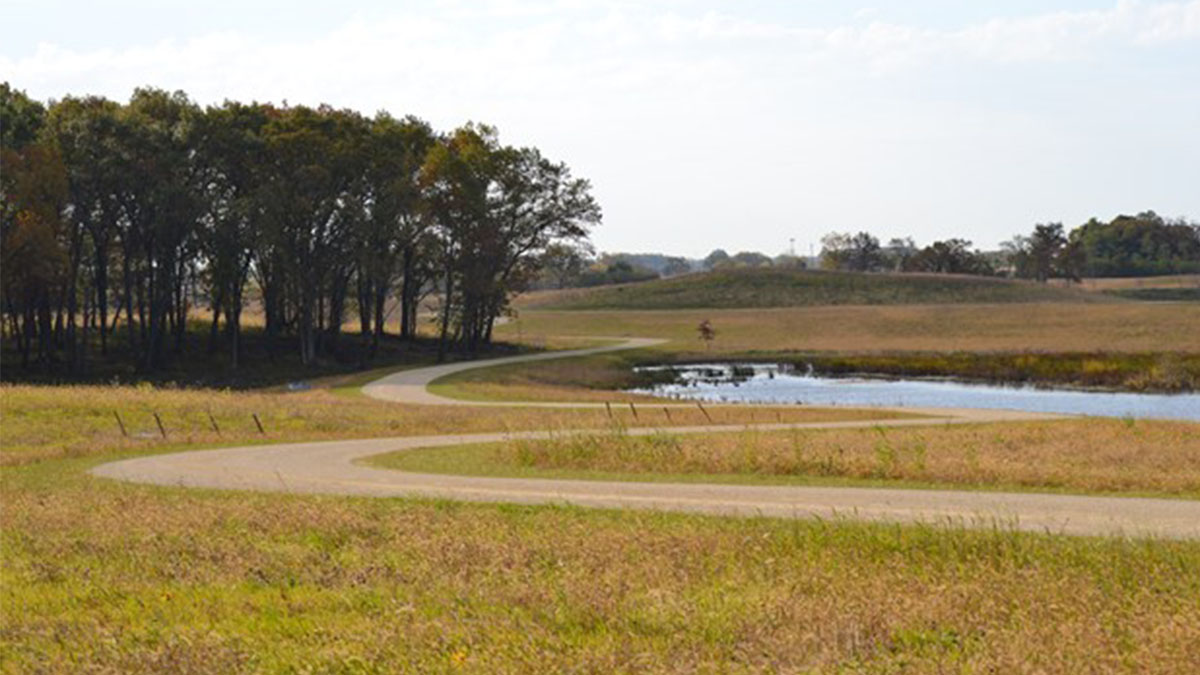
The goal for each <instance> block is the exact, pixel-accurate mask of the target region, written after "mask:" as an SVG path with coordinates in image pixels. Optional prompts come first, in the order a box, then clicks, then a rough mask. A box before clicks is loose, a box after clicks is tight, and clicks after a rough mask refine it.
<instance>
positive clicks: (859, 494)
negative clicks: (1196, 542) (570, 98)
mask: <svg viewBox="0 0 1200 675" xmlns="http://www.w3.org/2000/svg"><path fill="white" fill-rule="evenodd" d="M658 342H660V341H658V340H648V339H633V340H628V341H626V342H622V343H620V344H614V345H608V346H603V347H594V348H590V349H579V350H572V351H564V352H547V353H540V354H532V355H525V356H516V357H509V358H503V359H490V360H486V361H474V362H465V363H454V364H448V365H442V366H434V367H430V368H420V369H416V370H409V371H403V372H400V373H395V374H393V375H389V376H387V377H385V378H383V379H381V380H378V381H376V382H372V383H370V384H368V385H367V386H366V387H364V388H363V389H364V392H365V393H366V394H367V395H369V396H372V397H375V398H380V399H384V400H389V401H396V402H400V403H414V404H424V405H522V406H539V407H545V406H554V407H557V406H573V407H594V406H598V405H599V406H602V405H603V404H596V403H571V404H554V403H492V404H479V403H474V402H465V401H458V400H454V399H447V398H443V397H440V396H436V395H433V394H430V393H429V392H428V391H427V389H426V386H427V385H428V384H429V383H430V382H432V381H433V380H435V379H437V378H439V377H443V376H445V375H448V374H450V373H454V372H459V371H462V370H467V369H470V368H478V367H484V366H490V365H501V364H506V363H521V362H531V361H541V360H546V359H552V358H563V357H567V356H582V355H586V354H596V353H601V352H606V351H616V350H619V349H632V348H637V347H646V346H651V345H653V344H657V343H658ZM906 410H907V411H908V412H918V413H923V414H926V415H929V417H926V418H916V419H913V418H910V419H897V420H883V421H878V422H872V421H850V422H819V423H805V424H763V425H755V428H757V429H762V430H777V429H797V428H801V429H816V428H854V427H875V426H918V425H943V424H969V423H977V422H991V421H1016V420H1031V419H1052V418H1056V417H1061V416H1055V415H1041V414H1032V413H1019V412H1010V411H997V410H963V409H951V408H935V409H917V410H913V409H906ZM743 428H745V427H741V426H737V427H730V426H699V427H671V428H669V430H670V431H671V432H673V433H713V432H729V431H735V430H739V429H743ZM662 430H663V429H662V428H658V429H631V430H630V431H629V432H630V433H631V434H649V433H656V432H659V431H662ZM560 433H561V432H560ZM545 436H546V434H545V433H544V432H528V433H510V434H499V433H496V434H470V435H450V436H425V437H401V438H376V439H365V440H346V441H327V442H319V443H289V444H281V445H269V446H247V447H240V448H226V449H221V450H198V451H190V452H181V453H175V454H169V455H154V456H149V457H138V458H134V459H127V460H122V461H119V462H112V463H109V464H104V465H101V466H98V467H96V468H95V469H93V473H94V474H96V475H98V476H105V477H109V478H116V479H121V480H130V481H137V482H144V483H154V484H159V485H178V486H187V487H205V488H221V489H249V490H269V491H281V492H309V493H325V494H347V495H369V496H381V497H383V496H388V497H391V496H426V497H444V498H452V499H462V500H471V501H484V502H515V503H523V504H547V503H557V504H575V505H580V506H591V507H607V508H650V509H661V510H671V511H688V512H697V513H711V514H722V515H766V516H780V517H824V518H829V517H839V516H844V517H852V518H857V519H865V520H876V521H889V522H914V521H919V522H935V523H945V522H951V523H957V524H963V525H967V526H976V525H978V526H987V527H990V526H993V525H994V524H996V523H997V522H999V523H1001V524H1002V525H1005V526H1012V527H1016V528H1019V529H1024V530H1035V531H1050V532H1062V533H1067V534H1127V535H1154V536H1161V537H1171V538H1200V502H1197V501H1186V500H1167V499H1142V498H1125V497H1084V496H1070V495H1049V494H1031V493H996V492H967V491H956V490H906V489H880V488H843V487H785V486H753V485H706V484H683V483H679V484H676V483H635V482H606V481H581V480H546V479H525V478H484V477H471V476H450V475H436V474H418V473H409V472H403V471H393V470H388V469H378V468H373V467H370V466H365V465H363V464H361V463H359V462H358V460H361V459H363V458H365V457H369V456H371V455H377V454H381V453H384V452H391V451H396V450H408V449H416V448H430V447H447V446H453V445H461V444H467V443H485V442H494V441H502V440H505V439H511V438H544V437H545Z"/></svg>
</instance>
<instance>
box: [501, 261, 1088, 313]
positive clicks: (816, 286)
mask: <svg viewBox="0 0 1200 675" xmlns="http://www.w3.org/2000/svg"><path fill="white" fill-rule="evenodd" d="M1055 301H1057V302H1102V301H1104V297H1103V296H1098V295H1094V294H1088V293H1084V292H1082V291H1078V290H1075V289H1068V288H1059V287H1055V286H1048V285H1045V284H1038V283H1034V282H1028V281H1013V280H1009V279H996V278H990V277H977V276H966V275H950V274H861V273H856V272H833V271H824V270H795V269H782V268H760V269H736V270H719V271H713V272H702V273H697V274H686V275H683V276H678V277H672V278H670V279H656V280H654V281H645V282H641V283H635V284H621V285H617V286H598V287H595V288H584V289H572V290H567V291H552V292H547V293H541V294H534V295H531V296H529V297H528V298H526V299H525V300H524V301H523V303H524V304H525V305H526V306H528V307H531V308H532V307H537V308H543V309H572V310H580V309H700V308H709V309H740V308H748V307H803V306H815V305H907V304H943V303H950V304H964V303H1009V302H1018V303H1021V302H1055Z"/></svg>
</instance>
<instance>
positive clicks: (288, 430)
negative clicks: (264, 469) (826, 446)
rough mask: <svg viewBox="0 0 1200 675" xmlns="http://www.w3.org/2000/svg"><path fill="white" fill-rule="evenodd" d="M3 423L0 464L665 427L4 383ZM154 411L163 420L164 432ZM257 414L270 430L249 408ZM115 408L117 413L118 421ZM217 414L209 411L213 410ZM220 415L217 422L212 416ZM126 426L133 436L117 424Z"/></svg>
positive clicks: (255, 396) (716, 413)
mask: <svg viewBox="0 0 1200 675" xmlns="http://www.w3.org/2000/svg"><path fill="white" fill-rule="evenodd" d="M0 402H2V406H0V408H2V410H3V425H2V431H0V439H2V441H3V442H2V443H0V446H2V447H0V466H5V465H8V466H11V465H17V464H26V463H32V462H38V461H43V460H47V459H59V458H79V457H88V456H93V455H96V456H98V455H108V454H112V453H127V452H149V451H163V450H172V449H181V448H185V447H191V446H196V445H201V446H207V445H217V444H226V445H228V444H234V443H246V442H274V443H279V442H284V441H301V440H328V439H335V438H350V437H354V438H371V437H381V436H419V435H433V434H449V433H457V432H463V433H470V432H483V431H506V430H511V431H518V430H555V429H578V428H585V429H587V428H591V429H603V428H607V427H609V426H610V425H612V424H614V423H615V424H621V425H625V426H662V425H664V423H665V422H666V421H667V420H666V417H665V414H664V413H663V411H662V410H661V408H649V409H647V408H642V411H641V413H640V414H639V415H640V416H638V417H635V416H634V414H633V411H632V410H630V409H629V408H628V407H624V406H617V407H615V408H613V410H612V417H609V413H608V412H607V411H606V410H604V409H575V410H572V409H561V410H555V409H542V410H533V409H523V408H471V407H458V406H450V407H445V406H400V405H395V404H392V403H385V402H382V401H375V400H372V399H368V398H365V397H363V396H361V395H359V394H358V391H357V389H349V390H314V391H306V392H296V393H289V394H282V393H247V392H233V391H218V390H204V389H155V388H153V387H150V386H140V387H105V386H74V387H42V386H33V385H20V386H17V385H2V386H0ZM705 409H706V411H707V412H708V416H707V417H706V416H705V415H704V413H703V412H701V411H700V410H699V409H698V408H683V409H677V410H673V411H672V412H671V421H672V423H676V424H706V423H709V418H710V417H711V419H712V422H713V423H716V424H745V423H748V422H752V421H755V420H758V421H762V420H764V419H770V420H772V421H775V420H777V419H778V420H782V421H794V422H816V421H833V420H853V419H886V418H894V417H897V416H900V415H898V414H896V413H885V412H880V411H858V410H852V409H839V408H807V407H806V408H799V407H796V406H784V407H780V408H768V407H762V408H757V407H756V408H755V409H745V408H738V407H733V406H706V407H705ZM155 413H157V414H158V416H159V419H160V420H161V421H162V423H163V427H164V429H165V430H166V438H163V437H162V434H161V432H160V431H159V428H158V423H157V422H156V421H155V419H154V415H155ZM255 414H256V415H258V417H259V420H260V421H261V422H262V424H263V427H264V430H265V431H266V433H265V434H262V433H259V431H258V427H257V425H256V424H255V422H254V418H253V417H252V415H255ZM117 415H119V416H120V418H121V421H120V423H118V421H117V417H116V416H117ZM210 415H211V417H210ZM214 421H215V423H216V430H214V429H213V423H214ZM120 424H124V426H125V429H126V431H127V432H128V434H129V436H125V435H124V434H122V432H121V427H120Z"/></svg>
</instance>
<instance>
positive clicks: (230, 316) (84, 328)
mask: <svg viewBox="0 0 1200 675" xmlns="http://www.w3.org/2000/svg"><path fill="white" fill-rule="evenodd" d="M0 130H2V133H3V137H2V139H0V140H2V141H3V153H4V155H3V158H2V159H3V165H4V171H3V175H2V177H0V187H2V194H3V210H2V221H0V226H2V232H0V235H2V237H3V240H2V242H0V244H2V248H3V254H4V260H3V265H4V269H3V284H2V288H0V296H2V297H0V302H2V304H3V311H4V317H5V323H4V329H5V331H6V332H7V334H8V335H9V336H10V337H11V338H13V339H15V340H16V342H17V348H18V351H19V353H20V356H21V362H22V364H23V365H24V366H26V367H36V368H41V369H44V370H47V371H51V370H53V371H61V372H70V373H79V372H82V371H84V370H85V369H86V367H87V362H88V359H89V353H90V350H98V351H99V352H100V353H105V352H107V351H108V349H109V344H110V342H111V341H112V340H114V339H120V340H123V341H124V343H125V345H123V346H126V347H128V352H129V353H130V354H131V355H132V356H131V358H132V359H133V361H134V365H135V366H136V368H137V369H138V370H140V371H143V372H148V371H153V370H155V369H158V368H160V367H162V366H163V365H164V364H166V363H168V362H169V361H171V360H173V359H181V358H186V356H187V355H186V354H185V349H184V347H185V340H184V339H183V338H184V334H185V332H186V331H187V330H188V323H189V321H191V320H192V312H193V310H195V309H198V308H199V307H198V306H203V307H204V308H206V309H208V310H209V316H210V320H211V324H210V331H209V332H210V337H209V349H210V350H217V349H222V348H223V349H225V350H228V353H229V354H230V359H231V363H232V364H233V365H234V366H235V367H236V364H237V361H238V358H239V356H238V354H239V341H240V338H239V336H240V333H241V330H242V329H241V315H242V312H243V310H244V308H245V307H247V306H248V305H249V304H250V303H252V302H255V303H257V305H258V307H259V308H260V309H261V311H262V314H263V317H264V321H265V332H266V335H267V336H268V340H269V341H273V340H276V339H279V338H281V337H283V336H289V337H291V338H293V340H289V342H293V343H295V344H298V349H299V355H300V359H301V361H302V362H303V363H306V364H307V363H312V362H313V361H314V360H316V359H318V358H319V357H320V356H321V355H323V354H328V353H331V352H332V351H333V350H334V349H335V348H336V347H337V345H338V342H339V340H340V339H341V337H340V336H341V334H342V332H343V325H344V323H345V322H346V320H347V319H348V318H349V317H350V316H352V315H357V317H358V320H359V327H360V329H361V335H362V336H363V338H364V339H363V344H364V345H365V348H366V349H368V351H369V354H374V349H375V347H377V345H378V341H379V339H380V337H381V336H382V335H383V332H384V324H385V321H386V318H387V314H388V311H389V310H388V309H387V307H388V306H389V305H395V306H397V311H398V313H399V319H400V321H399V336H400V337H401V338H404V339H413V338H414V337H415V336H416V333H417V317H418V307H419V306H420V304H421V303H422V301H424V300H425V299H426V298H427V297H433V298H435V299H436V301H437V316H438V324H437V328H438V335H439V337H440V343H441V347H442V352H443V353H445V352H446V351H449V350H466V351H474V350H479V349H482V348H484V347H486V346H487V345H488V344H490V342H491V340H492V327H493V325H494V323H495V319H496V318H497V317H498V316H500V315H502V314H503V313H504V312H505V311H507V308H508V303H509V301H510V299H511V298H512V296H513V295H514V294H515V293H517V292H519V291H521V290H523V289H524V288H525V287H526V286H527V284H528V283H529V282H530V281H531V280H532V279H533V278H535V277H536V276H537V275H538V274H539V273H540V271H541V267H542V265H543V264H545V263H546V262H547V261H549V260H551V259H552V257H551V256H549V255H548V252H551V251H554V250H556V249H557V248H560V247H563V246H579V245H584V246H586V238H587V236H588V233H589V231H590V229H591V228H592V227H593V226H595V225H596V224H598V223H599V222H600V208H599V205H598V204H597V203H596V201H595V199H594V198H593V197H592V196H591V186H590V184H589V183H588V181H586V180H584V179H580V178H577V177H574V176H573V175H572V174H571V172H570V170H569V168H568V167H567V166H566V165H565V164H562V163H558V162H554V161H551V160H549V159H547V158H545V157H543V156H542V154H541V153H540V152H539V151H538V150H537V149H536V148H517V147H511V146H507V145H504V144H502V143H501V142H500V139H499V135H498V133H497V131H496V130H495V129H494V128H492V127H488V126H486V125H475V124H468V125H466V126H464V127H462V128H459V129H455V130H453V131H450V132H448V133H439V132H437V131H435V130H434V129H432V128H431V127H430V125H429V124H428V123H426V122H424V121H422V120H420V119H417V118H414V117H402V118H397V117H393V116H392V115H390V114H389V113H387V112H380V113H378V114H377V115H375V116H374V117H366V116H364V115H362V114H360V113H358V112H356V111H353V110H344V109H335V108H332V107H329V106H318V107H307V106H288V105H282V106H281V105H273V104H268V103H240V102H234V101H227V102H225V103H224V104H222V105H219V106H208V107H201V106H200V105H198V104H196V103H195V102H193V101H192V100H190V99H189V98H188V97H187V95H186V94H184V93H183V92H168V91H164V90H160V89H151V88H144V89H138V90H136V91H135V92H134V94H133V96H132V97H131V99H130V100H129V101H128V102H127V103H124V104H121V103H117V102H113V101H109V100H107V99H104V98H100V97H94V96H85V97H74V96H68V97H66V98H64V99H62V100H61V101H56V102H52V103H50V104H49V105H43V104H41V103H39V102H37V101H34V100H31V99H30V98H28V97H27V96H26V95H25V94H23V93H22V92H19V91H16V90H14V89H13V88H11V87H10V86H9V85H8V84H4V85H2V86H0ZM7 365H10V364H6V366H7Z"/></svg>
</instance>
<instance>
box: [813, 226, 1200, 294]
mask: <svg viewBox="0 0 1200 675" xmlns="http://www.w3.org/2000/svg"><path fill="white" fill-rule="evenodd" d="M821 243H822V250H821V265H822V266H823V267H826V268H830V269H841V270H853V271H860V272H877V271H896V272H944V273H955V274H981V275H1003V276H1012V277H1018V278H1023V279H1036V280H1038V281H1046V280H1047V279H1050V278H1063V279H1071V280H1075V281H1078V280H1079V279H1081V278H1083V277H1134V276H1153V275H1163V274H1191V273H1198V272H1200V224H1197V223H1193V222H1188V221H1186V220H1182V219H1180V220H1167V219H1164V218H1162V217H1161V216H1159V215H1158V214H1156V213H1154V212H1153V211H1146V212H1144V213H1139V214H1137V215H1136V216H1117V217H1116V218H1114V219H1113V220H1112V221H1110V222H1108V223H1103V222H1100V221H1099V220H1097V219H1095V218H1092V219H1091V220H1089V221H1088V222H1087V223H1084V224H1083V225H1080V226H1079V227H1077V228H1075V229H1073V230H1071V231H1070V232H1066V231H1065V230H1064V228H1063V226H1062V223H1048V224H1038V225H1035V226H1034V228H1033V231H1032V232H1031V233H1030V234H1028V235H1018V236H1016V237H1014V238H1013V239H1012V240H1010V241H1008V242H1005V243H1004V244H1003V245H1002V248H1001V250H1000V251H997V252H992V253H986V252H983V251H978V250H974V249H972V248H971V242H970V241H967V240H965V239H947V240H945V241H935V242H933V243H932V244H930V245H928V246H926V247H924V248H918V247H917V246H916V245H915V244H914V243H913V240H912V239H892V240H891V241H890V242H888V244H887V245H886V246H885V245H882V244H880V242H879V240H878V239H876V238H875V237H874V236H873V235H871V234H869V233H867V232H859V233H858V234H855V235H849V234H841V233H831V234H829V235H826V236H825V238H824V239H822V241H821Z"/></svg>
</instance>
